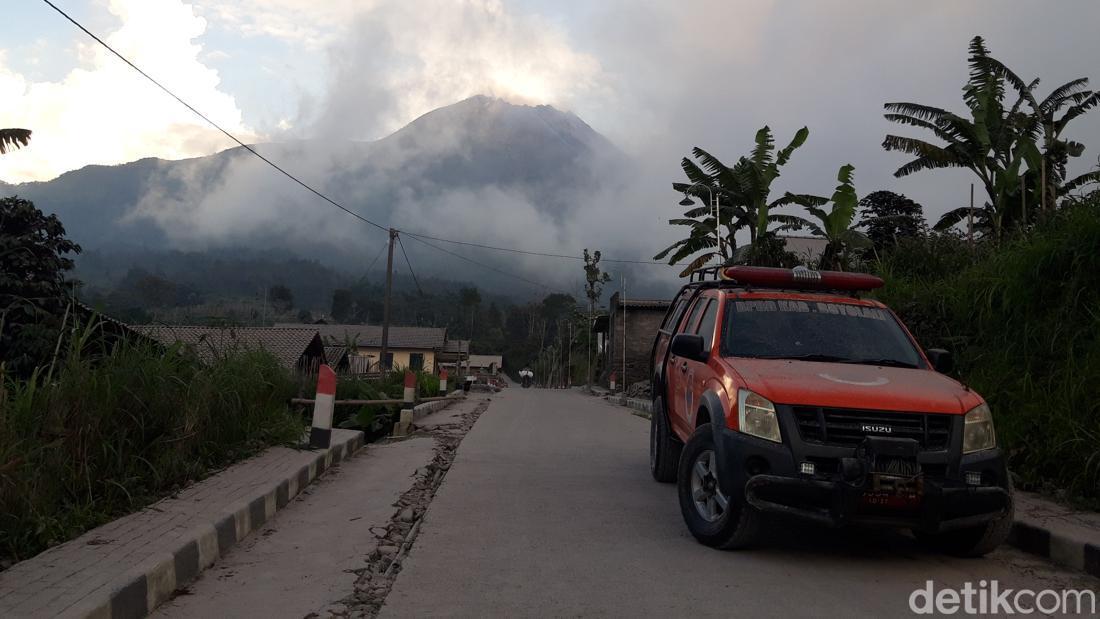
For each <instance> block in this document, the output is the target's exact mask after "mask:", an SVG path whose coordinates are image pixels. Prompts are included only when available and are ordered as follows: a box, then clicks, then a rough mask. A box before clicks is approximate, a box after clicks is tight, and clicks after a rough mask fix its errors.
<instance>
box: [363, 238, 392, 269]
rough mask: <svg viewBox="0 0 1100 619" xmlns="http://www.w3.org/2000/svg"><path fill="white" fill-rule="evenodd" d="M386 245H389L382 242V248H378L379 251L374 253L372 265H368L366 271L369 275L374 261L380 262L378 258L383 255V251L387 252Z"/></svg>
mask: <svg viewBox="0 0 1100 619" xmlns="http://www.w3.org/2000/svg"><path fill="white" fill-rule="evenodd" d="M386 247H387V245H386V244H385V243H383V244H382V249H380V250H378V253H377V254H375V255H374V260H371V261H370V266H369V267H367V271H366V272H367V274H368V275H369V274H370V270H371V269H373V268H374V263H375V262H378V259H379V258H381V257H382V254H383V253H385V252H386Z"/></svg>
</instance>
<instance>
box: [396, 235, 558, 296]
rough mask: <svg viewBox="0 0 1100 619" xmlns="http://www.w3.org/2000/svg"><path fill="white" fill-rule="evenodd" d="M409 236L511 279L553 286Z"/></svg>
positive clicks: (546, 288)
mask: <svg viewBox="0 0 1100 619" xmlns="http://www.w3.org/2000/svg"><path fill="white" fill-rule="evenodd" d="M409 238H411V239H412V240H414V241H416V242H417V243H421V244H424V245H427V246H428V247H431V248H432V249H435V250H437V251H441V252H443V253H445V254H450V255H452V256H454V257H455V258H458V259H459V260H465V261H466V262H469V263H471V264H476V265H478V266H480V267H482V268H486V269H489V270H490V271H493V272H495V273H499V274H500V275H504V276H506V277H511V278H513V279H518V280H519V281H521V282H524V283H527V284H530V285H532V286H535V287H537V288H542V289H544V290H551V291H552V290H553V288H551V287H549V286H547V285H546V284H540V283H539V282H536V281H532V280H529V279H527V278H526V277H523V276H520V275H516V274H515V273H509V272H508V271H502V270H500V269H498V268H496V267H493V266H489V265H488V264H485V263H484V262H478V261H477V260H474V259H473V258H469V257H467V256H463V255H462V254H458V253H455V252H453V251H451V250H449V249H444V248H442V247H440V246H438V245H433V244H432V243H429V242H427V241H425V240H424V239H421V238H418V237H416V236H414V235H411V234H410V235H409Z"/></svg>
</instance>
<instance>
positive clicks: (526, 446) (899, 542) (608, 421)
mask: <svg viewBox="0 0 1100 619" xmlns="http://www.w3.org/2000/svg"><path fill="white" fill-rule="evenodd" d="M648 423H649V422H648V421H646V420H644V419H642V418H639V417H636V416H634V415H631V414H630V413H629V412H628V411H627V409H625V408H622V407H618V406H613V405H611V404H608V403H606V402H604V401H602V400H598V399H596V398H593V397H590V396H585V395H582V394H580V393H578V392H573V391H546V390H535V389H529V390H528V389H521V388H516V387H513V388H511V389H508V390H506V391H505V392H504V393H502V394H500V395H498V396H495V397H494V399H493V403H492V405H491V406H490V408H489V409H488V411H486V412H485V414H484V415H482V417H481V419H480V420H479V421H478V423H477V424H476V425H475V426H474V428H473V429H472V430H471V431H470V433H469V434H468V435H467V436H466V439H465V440H464V442H463V443H462V445H461V447H460V448H459V451H458V456H457V458H456V460H455V463H454V465H453V467H452V468H451V471H450V473H449V474H448V475H447V477H446V480H445V481H444V484H443V486H442V487H441V488H440V489H439V492H438V494H437V495H436V497H435V500H434V502H433V503H432V505H431V508H430V509H429V511H428V513H427V515H426V517H425V521H424V524H423V526H422V528H421V532H420V536H419V537H418V538H417V540H416V543H415V546H414V547H413V549H412V552H411V554H410V556H409V557H408V558H407V559H406V561H405V564H404V567H403V570H402V571H401V573H400V575H399V576H398V578H397V581H396V583H395V585H394V588H393V590H392V591H391V592H390V594H389V597H388V598H387V599H386V605H385V606H384V607H383V609H382V615H383V616H386V617H421V616H441V615H443V616H448V615H451V616H469V617H478V616H482V617H483V616H536V615H537V616H687V615H691V616H700V615H703V616H735V615H743V616H749V617H762V616H789V617H800V616H807V615H812V616H853V615H854V616H897V615H901V614H908V612H909V610H908V608H909V607H908V599H909V595H910V593H911V592H912V591H913V590H914V589H916V588H918V587H923V586H924V584H925V581H926V580H928V579H932V580H934V581H935V582H936V583H937V584H936V586H937V587H940V586H951V587H956V588H960V587H961V586H962V583H964V582H966V581H970V582H973V583H974V585H975V586H978V583H979V581H981V580H990V579H997V580H998V581H1000V584H1001V586H1002V587H1013V588H1016V587H1027V588H1031V589H1036V590H1038V589H1043V588H1059V589H1060V588H1065V587H1071V588H1082V587H1089V588H1094V589H1095V588H1096V586H1097V581H1096V580H1095V579H1091V578H1088V577H1084V576H1079V575H1075V574H1070V573H1066V572H1063V571H1060V570H1058V569H1057V568H1054V567H1052V566H1050V565H1049V564H1047V563H1045V562H1042V561H1040V560H1037V559H1033V558H1030V557H1028V556H1027V555H1023V554H1021V553H1019V552H1017V551H1014V550H1012V549H1008V548H1005V549H1001V550H998V551H997V552H996V553H994V554H992V555H990V556H989V557H987V558H984V559H975V560H961V559H953V558H947V557H943V556H939V555H935V554H930V553H927V552H925V551H923V550H922V549H920V548H919V547H917V546H916V544H915V543H914V542H913V541H912V540H911V539H910V538H908V537H906V536H903V535H900V534H895V533H890V532H881V531H868V530H852V531H842V532H840V533H837V532H831V531H826V530H822V529H817V528H812V527H804V526H798V527H794V528H791V527H788V528H785V529H782V530H778V531H774V532H773V533H772V534H771V536H770V539H769V541H768V542H767V544H766V545H765V546H764V547H762V548H759V549H756V550H751V551H737V552H722V551H716V550H712V549H709V548H706V547H704V546H701V545H699V544H698V543H696V542H695V541H694V539H693V538H691V536H690V535H689V534H688V532H687V530H686V529H685V528H684V524H683V522H682V520H681V517H680V513H679V508H678V506H677V502H676V493H675V488H674V487H673V486H672V485H663V484H658V483H656V482H654V481H653V480H652V478H650V476H649V471H648V469H647V451H646V450H647V437H648V430H649V428H648Z"/></svg>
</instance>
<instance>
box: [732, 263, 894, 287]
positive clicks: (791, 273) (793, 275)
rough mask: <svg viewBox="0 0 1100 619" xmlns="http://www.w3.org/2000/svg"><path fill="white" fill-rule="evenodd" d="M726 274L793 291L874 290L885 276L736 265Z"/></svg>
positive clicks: (747, 283) (741, 281) (743, 281)
mask: <svg viewBox="0 0 1100 619" xmlns="http://www.w3.org/2000/svg"><path fill="white" fill-rule="evenodd" d="M722 275H723V276H724V278H725V279H730V280H734V281H736V282H737V283H739V284H743V285H745V286H757V287H760V288H786V289H789V290H845V291H853V292H854V291H857V290H874V289H876V288H881V287H882V286H883V283H884V282H883V281H882V278H879V277H876V276H874V275H869V274H867V273H844V272H842V271H812V270H810V269H806V268H795V269H777V268H773V267H750V266H733V267H727V268H726V269H725V270H724V271H723V272H722Z"/></svg>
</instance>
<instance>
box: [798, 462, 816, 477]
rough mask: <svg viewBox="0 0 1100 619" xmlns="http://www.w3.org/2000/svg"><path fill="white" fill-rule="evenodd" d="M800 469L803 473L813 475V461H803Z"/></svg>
mask: <svg viewBox="0 0 1100 619" xmlns="http://www.w3.org/2000/svg"><path fill="white" fill-rule="evenodd" d="M801 470H802V474H803V475H813V474H814V463H813V462H803V463H802V469H801Z"/></svg>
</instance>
